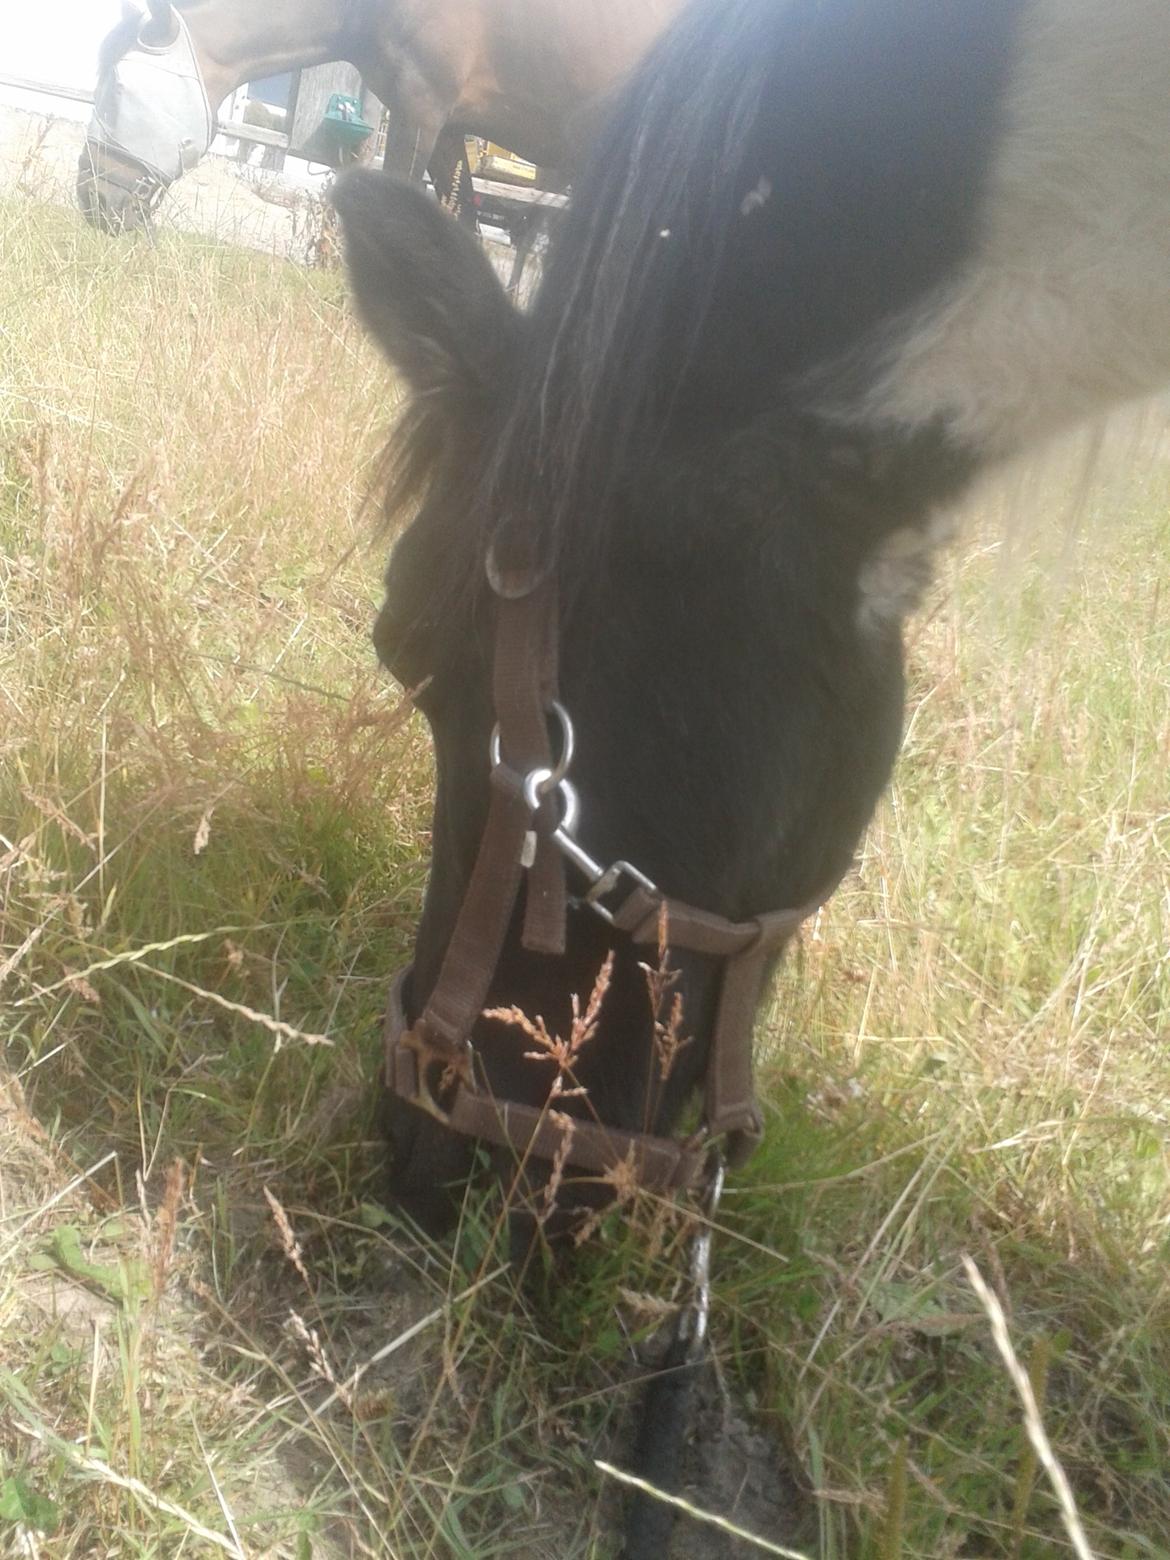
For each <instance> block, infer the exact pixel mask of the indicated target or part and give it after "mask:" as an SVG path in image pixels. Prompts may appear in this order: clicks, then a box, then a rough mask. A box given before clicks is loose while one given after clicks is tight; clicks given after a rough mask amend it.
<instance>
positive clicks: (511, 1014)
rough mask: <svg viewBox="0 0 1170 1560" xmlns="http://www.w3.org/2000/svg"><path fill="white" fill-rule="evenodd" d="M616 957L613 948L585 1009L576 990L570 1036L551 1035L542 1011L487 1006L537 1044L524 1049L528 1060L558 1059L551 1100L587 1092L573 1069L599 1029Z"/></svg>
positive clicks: (487, 1015) (490, 1013) (492, 1014)
mask: <svg viewBox="0 0 1170 1560" xmlns="http://www.w3.org/2000/svg"><path fill="white" fill-rule="evenodd" d="M613 958H614V956H613V951H612V950H611V951H610V952H609V953H607V954H606V956H605V960H604V962H603V963H602V966H601V968H600V969H599V970H598V972H597V978H596V980H594V982H593V989H592V991H591V992H590V993H589V1000H588V1002H587V1003H586V1004H585V1010H584V1012H582V1011H581V1002H580V998H579V997H578V996H577V993H576V992H574V993H573V995H572V998H571V1003H572V1018H571V1020H570V1024H569V1033H568V1037H567V1038H566V1039H561V1037H560V1036H559V1035H550V1034H549V1032H548V1028H547V1026H546V1025H545V1022H544V1019H543V1018H542V1017H541V1016H540V1015H539V1013H538V1014H537V1016H536V1017H535V1018H529V1016H528V1014H527V1013H525V1012H524V1011H523V1010H522V1009H521V1008H518V1007H502V1008H487V1009H485V1011H484V1015H483V1016H484V1017H485V1018H494V1019H497V1020H498V1021H499V1022H500V1023H502V1024H510V1025H511V1026H512V1027H513V1028H515V1029H519V1030H520V1031H521V1033H522V1034H524V1035H526V1036H527V1038H528V1039H529V1040H530V1041H531V1042H532V1043H533V1045H534V1046H536V1050H534V1051H525V1052H524V1057H525V1060H526V1061H531V1062H546V1061H547V1062H553V1063H555V1065H556V1069H557V1071H556V1076H555V1077H554V1078H553V1081H552V1083H551V1085H550V1087H549V1099H550V1100H552V1099H558V1098H560V1099H567V1098H568V1097H569V1096H570V1095H583V1094H585V1092H586V1091H585V1090H584V1089H583V1088H582V1087H581V1086H580V1085H579V1084H577V1083H576V1081H575V1079H574V1071H573V1070H574V1068H575V1066H576V1063H577V1058H578V1057H579V1056H580V1054H581V1052H582V1051H583V1050H584V1049H585V1047H586V1046H587V1045H588V1044H589V1042H590V1040H592V1039H593V1037H594V1035H595V1034H596V1033H597V1025H598V1022H599V1021H600V1018H601V1008H602V1004H603V1003H604V1002H605V997H606V993H607V992H608V991H609V987H610V982H611V980H612V979H613Z"/></svg>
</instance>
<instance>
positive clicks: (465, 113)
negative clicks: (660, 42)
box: [79, 0, 681, 231]
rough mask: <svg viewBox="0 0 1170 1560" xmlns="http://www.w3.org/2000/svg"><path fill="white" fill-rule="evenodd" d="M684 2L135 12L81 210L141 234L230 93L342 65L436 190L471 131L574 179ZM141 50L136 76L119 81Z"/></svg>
mask: <svg viewBox="0 0 1170 1560" xmlns="http://www.w3.org/2000/svg"><path fill="white" fill-rule="evenodd" d="M680 3H681V0H589V3H588V4H581V3H580V0H361V3H359V4H348V5H343V4H339V3H338V0H148V4H149V15H143V14H141V13H139V12H138V11H129V12H128V13H127V15H126V16H125V17H124V19H123V20H122V22H121V23H119V25H118V26H117V27H116V28H115V29H114V30H113V32H111V33H110V35H109V36H108V38H107V39H106V40H105V42H104V44H103V46H102V52H101V59H100V67H99V80H98V87H97V93H96V98H95V101H96V104H97V109H98V111H97V113H96V114H95V122H94V124H93V125H91V127H90V136H89V140H88V141H87V144H86V150H85V152H84V153H83V156H82V161H81V168H80V172H79V198H80V200H81V204H82V209H83V210H84V211H85V213H86V216H87V217H88V218H89V219H90V220H91V221H94V222H97V223H98V224H99V225H100V226H103V227H106V228H110V229H113V230H115V231H123V230H125V229H127V228H131V227H137V226H140V225H141V223H142V221H143V219H144V216H145V211H146V210H147V209H148V208H149V205H150V204H151V202H152V200H153V199H154V198H155V197H156V196H157V194H158V193H159V191H160V190H161V189H163V188H165V187H166V186H167V185H168V184H170V183H171V182H172V181H173V180H174V179H175V178H177V177H178V176H179V175H180V174H182V173H183V172H185V171H186V170H187V169H188V168H189V167H191V166H192V165H193V164H194V162H195V161H197V160H198V158H199V157H201V156H202V155H203V153H204V152H206V150H207V147H208V146H209V145H210V140H211V136H212V135H213V134H214V129H215V110H216V108H217V107H218V105H219V104H220V103H221V102H222V101H223V100H224V98H226V97H227V96H228V94H229V93H231V92H233V91H235V89H236V88H237V87H239V86H241V85H242V84H243V83H244V82H246V81H254V80H258V79H260V78H261V77H264V76H271V75H277V74H279V73H281V72H283V71H287V70H296V69H304V68H306V67H309V66H313V65H321V64H325V63H327V62H329V61H334V60H342V61H346V62H348V63H350V64H352V65H354V66H355V67H356V68H357V69H358V70H360V71H361V74H362V78H363V80H364V81H365V82H366V84H367V85H368V86H369V88H370V90H371V91H372V92H374V93H375V94H376V95H377V96H378V97H379V98H380V99H381V100H382V102H383V103H385V104H386V105H387V107H388V108H389V110H390V124H389V131H388V136H387V142H386V156H385V166H386V169H387V171H388V172H392V173H399V174H402V175H405V176H406V177H409V178H421V177H422V173H423V170H424V169H425V168H430V169H431V173H432V178H433V179H434V182H435V186H436V188H437V189H438V190H440V192H445V191H447V190H449V189H450V188H451V184H452V178H453V174H454V170H455V167H456V166H457V165H458V163H459V162H460V161H461V160H462V157H463V139H462V138H463V136H464V134H465V133H466V134H475V135H480V136H485V137H487V138H488V139H490V140H493V141H496V142H498V143H499V144H501V145H503V146H507V147H509V148H510V149H511V150H513V151H515V152H517V153H518V154H519V155H520V156H522V157H525V158H527V159H529V160H530V161H532V162H535V163H538V164H540V165H541V166H542V168H545V169H548V170H554V171H556V172H558V173H562V174H563V173H568V172H571V171H572V169H573V168H574V167H575V166H576V165H577V164H579V162H580V161H581V154H582V148H583V144H584V142H585V141H586V140H587V139H588V134H589V125H590V123H591V122H592V120H593V118H594V116H595V115H596V113H597V109H598V106H599V102H600V100H601V99H602V98H603V97H604V95H605V94H606V92H607V91H608V90H609V89H610V88H611V87H612V86H613V85H614V84H615V83H616V82H618V81H619V80H620V79H621V78H622V77H623V76H624V75H625V73H626V72H627V71H628V70H629V69H630V67H631V66H633V65H634V64H635V63H636V62H637V60H638V59H639V58H640V57H641V55H642V54H643V53H644V51H645V50H646V48H647V47H648V45H649V44H650V43H651V42H652V40H653V39H654V38H655V37H656V36H657V35H658V33H659V32H660V31H661V30H662V29H663V27H664V26H665V25H666V23H667V22H668V21H669V20H670V19H671V18H672V17H673V16H674V14H675V13H676V12H677V11H678V9H679V8H680ZM176 48H178V49H180V50H183V51H184V60H183V63H182V69H181V71H180V72H179V73H178V74H179V76H180V77H184V76H185V84H186V85H187V87H188V88H189V91H190V93H191V95H192V101H193V103H194V104H195V108H196V109H197V110H198V111H197V112H194V118H195V119H196V121H197V123H195V124H191V125H189V124H187V123H186V122H184V115H183V112H182V110H181V108H180V109H179V110H178V111H177V112H176V111H175V110H174V109H173V107H172V105H171V104H170V103H169V102H168V101H167V100H168V98H169V97H170V96H171V95H172V94H173V93H175V92H176V91H181V89H182V87H183V85H184V81H183V80H180V81H178V82H176V73H175V72H174V71H171V72H170V73H169V74H168V69H167V60H166V57H167V55H168V52H169V51H172V50H175V49H176ZM129 56H133V57H134V62H135V64H136V66H137V69H136V70H135V72H134V74H133V80H132V81H131V79H130V75H129V73H124V79H118V75H119V67H120V66H123V64H124V62H125V61H126V60H127V58H128V57H129ZM154 67H157V69H155V68H154ZM152 69H153V74H152ZM200 88H201V89H202V99H203V102H202V104H200V103H199V89H200ZM135 99H137V101H134V100H135ZM152 99H154V101H151V100H152ZM204 108H205V109H206V112H204V111H203V110H204ZM191 117H192V114H191V113H190V112H189V113H188V114H187V116H186V118H187V119H188V120H189V119H190V118H191ZM176 119H177V120H179V121H180V123H179V124H178V126H177V128H176V125H175V121H176ZM204 121H206V124H204ZM151 122H153V123H154V124H155V125H158V124H160V123H161V125H162V137H163V140H164V142H165V143H166V145H165V146H164V150H163V153H162V155H160V154H159V150H158V146H157V141H158V135H157V134H156V135H154V136H153V137H151V136H149V135H148V136H147V137H146V138H145V140H142V139H141V137H140V136H139V138H138V139H136V132H138V131H140V129H141V126H142V125H143V124H144V123H151ZM168 138H169V139H168ZM550 177H551V175H550Z"/></svg>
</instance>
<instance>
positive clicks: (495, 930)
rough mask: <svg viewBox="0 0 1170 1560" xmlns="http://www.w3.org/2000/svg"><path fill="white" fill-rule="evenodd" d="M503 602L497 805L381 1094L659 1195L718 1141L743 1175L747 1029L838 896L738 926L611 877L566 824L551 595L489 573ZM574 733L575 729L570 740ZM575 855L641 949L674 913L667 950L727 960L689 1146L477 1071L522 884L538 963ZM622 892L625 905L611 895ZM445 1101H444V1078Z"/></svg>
mask: <svg viewBox="0 0 1170 1560" xmlns="http://www.w3.org/2000/svg"><path fill="white" fill-rule="evenodd" d="M488 576H489V579H490V580H491V583H492V587H493V589H494V591H495V593H496V596H497V621H496V645H495V663H494V671H493V698H494V701H495V710H496V719H497V722H498V742H499V762H498V763H494V764H493V768H492V772H491V782H492V784H491V802H490V806H489V810H488V817H487V823H486V824H485V826H484V831H483V837H482V840H481V843H480V848H479V855H478V856H477V858H476V862H475V866H474V868H473V870H472V874H471V878H470V880H469V882H468V885H467V891H466V894H465V895H464V899H463V903H462V905H461V907H460V910H459V914H458V916H457V918H456V922H455V929H454V931H453V933H452V935H451V940H450V943H449V944H448V947H447V952H446V954H445V956H444V959H443V963H442V966H441V968H440V971H439V977H438V980H437V981H436V983H435V987H434V990H433V991H432V992H431V994H430V997H429V998H428V1000H427V1002H426V1004H425V1005H424V1007H423V1010H422V1012H421V1014H420V1015H419V1017H418V1018H417V1019H416V1020H415V1022H414V1023H413V1024H410V1023H409V1022H408V1020H407V1017H406V1012H405V1007H404V1003H403V993H402V988H403V984H404V982H405V980H406V978H407V976H408V975H409V969H406V970H403V971H401V972H400V973H399V975H398V976H397V977H396V978H395V980H394V983H393V985H392V987H391V990H390V999H389V1003H388V1007H387V1012H386V1027H385V1041H386V1074H385V1076H386V1084H387V1087H388V1088H389V1089H390V1091H391V1092H392V1093H394V1094H395V1095H397V1096H398V1098H400V1099H402V1100H405V1101H407V1102H409V1103H410V1104H412V1105H415V1106H417V1107H418V1108H419V1109H420V1110H425V1111H427V1112H428V1113H429V1114H430V1115H432V1116H435V1117H436V1118H437V1119H438V1120H439V1121H441V1122H442V1123H443V1124H444V1125H445V1126H447V1127H450V1128H451V1129H452V1130H454V1131H456V1132H460V1133H463V1134H465V1135H466V1136H469V1137H475V1138H481V1139H483V1140H485V1141H487V1142H489V1143H493V1144H495V1145H496V1146H497V1147H501V1148H510V1149H512V1150H513V1151H514V1152H515V1153H516V1154H517V1155H518V1156H519V1158H520V1159H521V1160H524V1159H526V1158H527V1157H528V1156H530V1155H531V1156H535V1157H536V1158H538V1159H547V1160H551V1159H553V1158H560V1159H561V1161H562V1162H563V1163H565V1164H568V1165H572V1166H574V1167H576V1168H577V1169H580V1170H586V1171H590V1172H592V1173H594V1174H597V1175H604V1174H605V1173H606V1172H607V1171H610V1170H612V1169H614V1168H615V1166H617V1165H618V1164H619V1163H623V1162H624V1163H625V1164H627V1165H628V1166H629V1167H630V1168H631V1169H632V1170H633V1172H634V1174H635V1175H636V1177H637V1179H638V1181H639V1183H640V1184H641V1185H643V1186H646V1187H648V1188H650V1189H653V1190H655V1191H660V1192H666V1191H673V1190H676V1189H678V1188H682V1187H687V1186H691V1185H693V1184H694V1183H695V1182H696V1181H697V1180H698V1178H699V1176H700V1173H701V1172H702V1170H703V1168H704V1165H705V1163H706V1160H707V1156H708V1152H709V1149H710V1146H711V1144H712V1143H713V1142H717V1141H721V1142H722V1145H723V1150H724V1153H725V1155H726V1158H727V1160H728V1162H729V1163H730V1164H732V1165H736V1164H742V1163H743V1162H744V1161H745V1160H746V1159H747V1158H748V1157H749V1155H750V1154H751V1152H752V1150H753V1149H754V1148H755V1147H756V1145H757V1144H758V1143H759V1141H760V1138H761V1136H762V1135H763V1120H762V1117H761V1114H760V1108H759V1105H758V1104H757V1102H756V1098H755V1092H754V1090H753V1087H752V1022H753V1019H754V1016H755V1010H756V1005H757V1002H758V1000H759V995H760V988H761V986H762V984H763V980H764V976H765V973H766V970H767V966H768V960H769V958H770V956H771V955H772V954H774V953H776V952H778V951H779V949H780V948H781V947H782V946H783V945H784V943H785V942H787V940H788V939H789V937H791V935H792V934H793V932H795V931H796V929H797V927H798V926H799V925H800V923H801V922H802V921H804V920H805V919H806V918H807V917H808V916H810V915H811V914H813V912H814V911H816V910H818V909H819V908H820V907H821V905H823V904H824V903H825V901H826V900H827V899H828V897H829V895H830V894H831V893H832V892H833V889H834V888H835V887H836V882H834V883H833V884H832V885H831V887H830V888H829V889H828V890H827V891H826V892H825V893H823V894H820V895H818V896H817V898H816V899H814V900H812V901H810V902H809V903H808V904H805V905H802V906H800V907H799V908H797V909H792V910H778V911H775V912H773V913H771V914H767V915H761V916H755V917H753V918H752V919H751V920H748V921H728V920H726V919H725V918H724V917H723V916H719V915H713V914H711V913H710V912H709V911H705V910H697V909H695V908H694V907H693V906H692V905H688V904H684V903H682V902H681V901H679V900H676V899H670V898H668V897H667V896H666V895H664V894H662V893H661V892H660V891H659V890H658V889H657V888H656V887H655V886H654V884H652V883H651V882H649V880H648V879H646V878H645V877H643V875H642V874H641V873H640V872H638V871H637V869H636V868H634V867H632V866H630V864H629V863H627V862H618V863H616V864H615V866H613V867H610V868H608V869H605V870H603V869H601V868H600V867H599V866H598V865H597V863H594V862H592V860H591V858H590V857H589V856H588V855H587V854H586V853H585V851H584V850H583V849H582V848H581V847H580V846H579V845H577V843H576V842H575V840H573V839H572V837H571V830H570V829H569V828H568V822H567V820H562V821H560V822H559V821H558V818H557V815H556V803H557V800H558V794H559V793H564V794H566V795H568V794H569V793H568V791H567V790H566V787H565V786H564V784H563V765H564V762H565V760H566V759H567V757H568V755H567V754H563V755H562V757H561V759H560V760H558V763H559V764H561V765H562V767H561V768H555V767H554V766H553V760H552V755H551V750H550V742H549V732H548V712H549V711H550V710H551V709H554V708H557V706H556V702H555V701H556V694H557V625H556V595H555V590H554V588H553V586H552V585H551V583H550V582H549V581H548V579H547V578H545V579H536V580H534V579H533V578H532V576H531V575H529V574H524V573H520V574H516V575H505V574H503V573H502V572H501V571H500V570H499V569H497V568H496V567H495V566H494V564H492V563H489V568H488ZM567 731H568V728H567V726H566V735H567ZM566 858H567V859H568V860H569V861H570V863H575V864H576V865H577V867H578V869H579V870H583V871H584V872H585V873H586V875H587V876H591V877H593V878H594V881H593V882H592V883H591V884H590V886H589V887H588V889H587V890H586V892H585V893H584V895H582V896H581V901H580V902H582V903H584V904H586V905H588V906H589V907H590V908H591V909H593V910H594V911H595V912H596V913H597V914H599V915H601V916H603V917H604V918H605V919H606V920H607V921H609V922H610V923H611V924H612V925H613V927H614V928H615V930H617V931H618V932H622V933H624V934H625V935H626V936H628V937H629V938H630V939H631V941H632V942H634V943H635V944H637V945H639V946H655V947H656V946H657V945H658V943H659V940H660V934H661V923H662V919H663V917H665V925H666V933H667V941H668V943H669V946H670V947H672V948H683V949H686V950H687V951H689V952H694V953H700V954H706V955H709V956H712V957H715V958H719V959H722V960H723V972H722V980H721V984H720V992H719V999H718V1005H717V1008H716V1016H715V1025H714V1030H713V1033H712V1037H711V1048H710V1054H709V1059H708V1063H707V1073H706V1080H705V1089H704V1096H705V1097H704V1112H703V1126H702V1128H701V1130H700V1132H699V1133H698V1134H697V1135H696V1136H695V1137H694V1138H691V1139H688V1140H686V1141H682V1142H680V1141H677V1140H675V1139H673V1138H664V1137H658V1136H656V1135H655V1134H653V1133H649V1132H627V1131H623V1130H621V1129H619V1128H616V1127H607V1126H605V1125H603V1124H602V1123H601V1122H598V1121H594V1120H589V1119H585V1118H582V1117H578V1116H572V1117H569V1116H568V1115H566V1114H563V1113H562V1112H561V1110H560V1109H559V1108H558V1109H556V1110H550V1108H549V1106H547V1105H546V1106H544V1107H536V1106H532V1105H524V1104H519V1103H517V1102H515V1101H511V1100H500V1099H497V1098H496V1097H495V1096H494V1095H493V1094H492V1093H491V1092H490V1087H489V1085H488V1081H487V1079H486V1077H484V1076H483V1073H482V1069H477V1067H476V1057H475V1053H474V1049H473V1047H472V1044H471V1038H470V1037H471V1033H472V1030H473V1028H474V1026H475V1023H476V1021H477V1020H478V1018H479V1017H480V1014H481V1013H482V1012H483V1009H484V1005H485V1003H486V1000H487V995H488V989H489V986H490V984H491V981H492V977H493V975H494V974H495V970H496V966H497V964H498V962H499V958H500V953H501V950H502V948H503V944H504V938H505V936H506V934H507V930H508V926H509V924H510V923H511V919H512V914H513V910H514V908H515V904H516V897H517V895H518V893H519V891H520V885H521V881H522V879H523V878H524V876H525V874H527V894H526V897H525V910H524V926H523V932H522V940H523V944H524V946H525V947H526V948H528V949H530V950H532V951H534V952H540V953H551V954H558V953H563V952H564V949H565V923H566V909H567V902H568V896H567V889H566V882H565V862H566ZM615 896H616V897H615ZM436 1073H437V1074H438V1075H439V1077H438V1079H437V1080H436V1081H437V1086H438V1090H439V1092H441V1093H443V1094H444V1096H445V1098H446V1101H447V1102H446V1103H442V1104H441V1103H440V1102H439V1100H438V1098H437V1097H436V1093H435V1084H434V1083H433V1081H432V1080H433V1079H434V1077H435V1074H436Z"/></svg>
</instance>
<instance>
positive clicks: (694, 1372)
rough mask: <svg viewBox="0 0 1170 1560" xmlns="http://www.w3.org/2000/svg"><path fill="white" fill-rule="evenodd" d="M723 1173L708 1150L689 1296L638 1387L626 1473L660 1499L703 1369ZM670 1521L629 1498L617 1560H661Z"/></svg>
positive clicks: (668, 1488)
mask: <svg viewBox="0 0 1170 1560" xmlns="http://www.w3.org/2000/svg"><path fill="white" fill-rule="evenodd" d="M724 1173H725V1165H724V1161H723V1156H722V1154H721V1153H719V1151H718V1150H717V1149H716V1150H713V1151H712V1153H711V1155H710V1156H709V1157H708V1160H707V1165H706V1168H705V1170H704V1176H703V1184H702V1192H701V1195H700V1199H699V1225H698V1227H697V1229H696V1230H695V1233H694V1235H693V1236H692V1238H691V1261H690V1294H689V1296H688V1298H687V1301H686V1304H685V1305H683V1306H682V1308H681V1309H680V1311H679V1313H678V1316H677V1318H676V1320H675V1324H674V1331H673V1333H672V1335H671V1340H670V1343H669V1344H668V1345H667V1349H666V1353H665V1355H664V1357H663V1360H662V1363H661V1364H660V1365H659V1367H658V1369H657V1371H655V1373H654V1375H653V1376H652V1377H651V1378H650V1382H649V1384H648V1386H647V1387H646V1392H645V1396H644V1397H643V1399H642V1411H641V1416H640V1419H639V1424H638V1436H637V1440H636V1441H635V1443H634V1453H633V1464H634V1466H633V1470H632V1471H633V1472H634V1474H635V1475H636V1476H637V1477H638V1478H639V1479H643V1480H644V1481H645V1482H646V1483H647V1484H652V1485H653V1486H654V1487H655V1489H660V1490H662V1491H663V1492H664V1493H665V1494H667V1495H677V1494H678V1493H679V1486H680V1485H681V1483H682V1460H683V1452H684V1448H685V1444H686V1437H687V1432H688V1430H689V1428H690V1424H691V1418H692V1414H691V1409H692V1399H693V1397H694V1389H695V1385H696V1383H697V1382H698V1380H699V1377H700V1375H701V1373H702V1368H703V1364H704V1357H705V1349H704V1345H705V1343H706V1339H707V1323H708V1321H709V1319H710V1315H711V1238H712V1235H713V1234H714V1219H715V1214H716V1212H717V1210H718V1208H719V1199H720V1198H721V1197H722V1195H723V1178H724ZM676 1516H677V1512H676V1510H675V1508H674V1507H673V1506H671V1505H669V1504H668V1503H667V1502H666V1501H662V1500H655V1499H654V1497H653V1496H652V1495H648V1494H646V1493H645V1492H644V1491H642V1490H634V1492H633V1493H632V1494H631V1496H630V1499H629V1504H628V1506H627V1507H626V1522H625V1534H624V1542H623V1548H622V1560H662V1557H663V1556H664V1555H665V1553H666V1547H667V1545H668V1543H669V1542H670V1535H671V1533H672V1531H673V1529H674V1523H675V1518H676Z"/></svg>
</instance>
